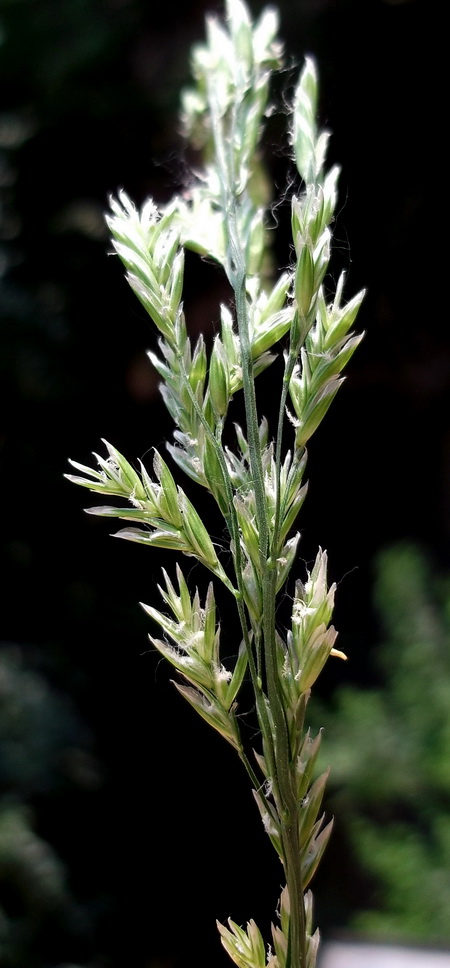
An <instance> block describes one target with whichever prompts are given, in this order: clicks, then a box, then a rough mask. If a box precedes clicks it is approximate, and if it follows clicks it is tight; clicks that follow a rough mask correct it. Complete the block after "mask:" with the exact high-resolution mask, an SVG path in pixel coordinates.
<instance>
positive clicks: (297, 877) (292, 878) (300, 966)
mask: <svg viewBox="0 0 450 968" xmlns="http://www.w3.org/2000/svg"><path fill="white" fill-rule="evenodd" d="M210 109H211V117H212V126H213V133H214V140H215V146H216V159H217V162H218V167H219V177H220V182H221V188H222V208H223V214H224V218H225V225H226V232H227V241H228V252H229V260H228V276H229V280H230V283H231V285H232V287H233V290H234V293H235V300H236V317H237V324H238V330H239V338H240V347H241V365H242V382H243V391H244V404H245V414H246V424H247V441H248V447H249V461H250V471H251V474H252V479H253V487H254V492H255V506H256V520H257V525H258V530H259V550H260V561H261V575H262V591H263V634H264V661H265V673H266V682H267V695H268V700H269V706H270V711H271V718H272V722H273V735H272V734H271V731H270V730H269V733H266V729H267V726H268V725H269V717H268V712H267V710H265V709H264V710H261V712H263V716H264V720H263V722H264V728H263V730H262V731H263V736H264V738H265V739H266V746H267V751H269V750H270V760H271V761H272V762H271V763H270V762H269V766H270V771H271V772H270V775H271V780H272V785H273V788H274V795H275V791H276V801H277V807H278V811H279V816H280V821H281V824H282V843H283V852H284V864H285V873H286V882H287V886H288V891H289V898H290V905H291V915H290V931H289V950H288V964H287V966H286V968H306V954H305V952H306V937H305V912H304V901H303V887H302V879H301V857H300V847H299V843H298V817H297V809H298V808H297V802H296V797H295V786H294V778H293V775H292V771H291V761H290V760H291V758H290V743H289V733H288V727H287V722H286V717H285V712H284V707H283V701H282V690H281V685H280V682H279V678H278V670H277V666H276V640H275V599H276V577H277V575H276V558H275V557H273V556H272V557H269V526H268V519H267V502H266V496H265V488H264V472H263V466H262V455H261V445H260V440H259V427H258V414H257V407H256V394H255V381H254V372H253V360H252V357H251V346H250V338H249V325H248V310H247V292H246V262H245V256H244V252H243V246H242V244H241V241H240V237H239V227H238V218H237V206H238V198H237V194H236V190H235V186H236V184H237V182H236V177H235V171H234V159H233V156H232V151H233V148H232V146H233V144H234V133H235V130H236V127H237V121H236V118H237V111H238V105H236V104H235V106H234V111H233V121H232V123H231V131H230V132H228V138H227V139H225V138H224V133H223V131H222V127H221V122H220V118H219V116H218V111H217V107H216V104H215V100H214V96H213V94H212V93H211V92H210ZM286 392H287V389H286ZM279 437H280V443H279V454H281V434H280V435H279ZM260 705H262V706H265V701H264V698H263V699H262V704H260ZM258 711H259V710H258Z"/></svg>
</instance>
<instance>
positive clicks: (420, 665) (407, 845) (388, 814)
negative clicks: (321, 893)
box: [315, 544, 450, 944]
mask: <svg viewBox="0 0 450 968" xmlns="http://www.w3.org/2000/svg"><path fill="white" fill-rule="evenodd" d="M374 596H375V606H376V610H377V613H378V616H379V619H380V629H381V631H382V636H383V642H382V644H380V646H379V647H378V650H376V654H377V656H378V661H379V666H378V676H377V678H378V683H377V686H376V688H367V687H366V688H361V689H360V688H357V687H355V686H341V687H340V688H339V689H338V690H337V691H336V693H335V695H334V699H333V702H332V704H331V707H330V706H329V707H328V708H326V707H322V708H321V709H320V711H319V710H318V709H317V707H316V709H315V716H316V717H317V722H319V720H320V723H321V725H323V726H324V727H325V737H326V741H325V743H324V747H325V754H324V755H325V756H326V759H327V762H329V763H330V764H332V769H331V774H330V780H329V786H330V792H331V795H330V799H329V803H328V807H329V809H332V811H333V812H334V813H335V814H336V815H337V817H338V818H339V825H340V829H341V833H342V834H343V836H344V838H346V839H347V840H348V843H349V845H350V847H351V851H352V854H353V860H352V864H353V865H354V866H353V867H352V870H353V874H354V873H355V871H354V867H356V868H358V867H359V869H360V872H362V873H363V874H364V875H365V876H366V877H367V875H368V876H369V878H370V881H371V883H372V890H371V891H368V892H367V896H366V898H365V900H366V902H368V903H367V909H364V910H359V911H357V912H356V913H353V914H351V915H350V925H349V926H350V927H351V929H353V930H356V931H358V932H361V933H364V934H366V935H369V936H373V937H375V938H378V939H383V940H386V939H395V940H400V939H408V940H410V941H413V940H414V939H417V940H420V941H424V942H425V941H426V942H434V943H442V944H445V943H448V942H449V941H450V922H449V911H450V579H449V578H444V579H443V578H441V577H437V576H436V575H435V574H434V573H433V569H432V567H431V565H430V563H429V561H428V559H427V556H426V555H425V554H424V553H423V552H422V551H421V550H420V549H419V548H418V547H417V546H415V545H412V544H399V545H396V546H394V547H390V548H388V549H386V550H384V551H383V552H382V553H381V554H379V556H378V557H377V560H376V575H375V590H374ZM361 645H363V643H361Z"/></svg>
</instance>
